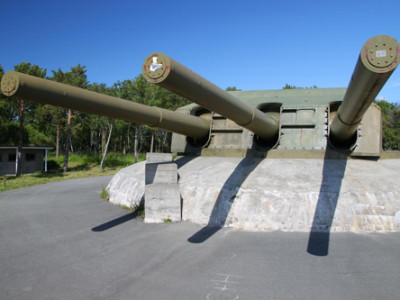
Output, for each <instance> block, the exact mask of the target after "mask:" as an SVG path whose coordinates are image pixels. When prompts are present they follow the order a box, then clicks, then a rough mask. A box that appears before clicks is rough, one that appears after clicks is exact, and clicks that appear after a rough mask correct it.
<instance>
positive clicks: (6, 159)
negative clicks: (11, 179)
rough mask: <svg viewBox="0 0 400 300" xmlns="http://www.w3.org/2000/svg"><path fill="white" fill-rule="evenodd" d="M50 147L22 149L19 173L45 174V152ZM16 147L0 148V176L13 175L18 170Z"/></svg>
mask: <svg viewBox="0 0 400 300" xmlns="http://www.w3.org/2000/svg"><path fill="white" fill-rule="evenodd" d="M51 149H53V148H52V147H41V146H30V147H22V160H21V173H22V174H29V173H34V172H37V171H45V172H47V152H48V150H51ZM17 158H18V147H16V146H0V176H1V175H15V174H16V173H17V168H18V159H17Z"/></svg>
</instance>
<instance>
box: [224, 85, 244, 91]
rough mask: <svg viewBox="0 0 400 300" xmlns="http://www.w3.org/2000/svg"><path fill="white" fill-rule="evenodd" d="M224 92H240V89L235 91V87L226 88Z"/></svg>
mask: <svg viewBox="0 0 400 300" xmlns="http://www.w3.org/2000/svg"><path fill="white" fill-rule="evenodd" d="M225 91H228V92H230V91H241V89H237V88H236V86H228V87H227V88H226V89H225Z"/></svg>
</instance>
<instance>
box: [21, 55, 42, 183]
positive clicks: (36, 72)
mask: <svg viewBox="0 0 400 300" xmlns="http://www.w3.org/2000/svg"><path fill="white" fill-rule="evenodd" d="M14 70H15V71H17V72H21V73H25V74H28V75H32V76H37V77H41V78H44V77H45V76H46V69H42V68H40V67H39V66H38V65H31V63H25V62H22V63H20V64H18V65H15V66H14ZM16 102H17V104H18V121H19V131H18V158H17V172H16V176H20V175H21V165H22V146H23V143H24V131H25V130H24V119H25V115H26V114H29V115H31V113H33V112H34V110H35V107H36V106H38V104H35V103H31V102H27V103H26V102H25V100H24V99H22V98H16Z"/></svg>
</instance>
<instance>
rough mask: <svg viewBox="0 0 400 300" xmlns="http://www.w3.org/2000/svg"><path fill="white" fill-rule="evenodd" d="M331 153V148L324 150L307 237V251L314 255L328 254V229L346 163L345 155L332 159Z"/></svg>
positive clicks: (330, 225) (333, 214)
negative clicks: (311, 221)
mask: <svg viewBox="0 0 400 300" xmlns="http://www.w3.org/2000/svg"><path fill="white" fill-rule="evenodd" d="M331 154H333V155H334V153H333V152H332V150H327V151H326V152H325V157H324V166H323V171H322V182H321V187H320V190H319V196H318V202H317V206H316V208H315V213H314V219H313V223H312V226H311V232H310V235H309V239H308V246H307V252H308V253H310V254H312V255H316V256H327V255H328V254H329V239H330V230H331V227H332V222H333V218H334V216H335V211H336V206H337V203H338V199H339V195H340V189H341V187H342V181H343V177H344V173H345V171H346V165H347V155H344V156H343V157H341V158H336V159H332V158H329V157H330V156H331Z"/></svg>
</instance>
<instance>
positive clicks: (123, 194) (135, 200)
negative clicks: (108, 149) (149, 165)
mask: <svg viewBox="0 0 400 300" xmlns="http://www.w3.org/2000/svg"><path fill="white" fill-rule="evenodd" d="M145 165H146V162H144V161H143V162H140V163H137V164H134V165H131V166H129V167H126V168H124V169H122V170H120V171H119V172H118V173H117V174H115V175H114V176H113V178H112V179H111V181H110V183H109V184H108V185H107V188H106V189H107V192H108V195H109V196H110V202H111V203H113V204H116V205H121V206H122V205H125V206H128V207H136V206H138V205H139V204H140V201H142V200H144V185H145V184H144V183H145V177H144V173H145Z"/></svg>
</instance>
